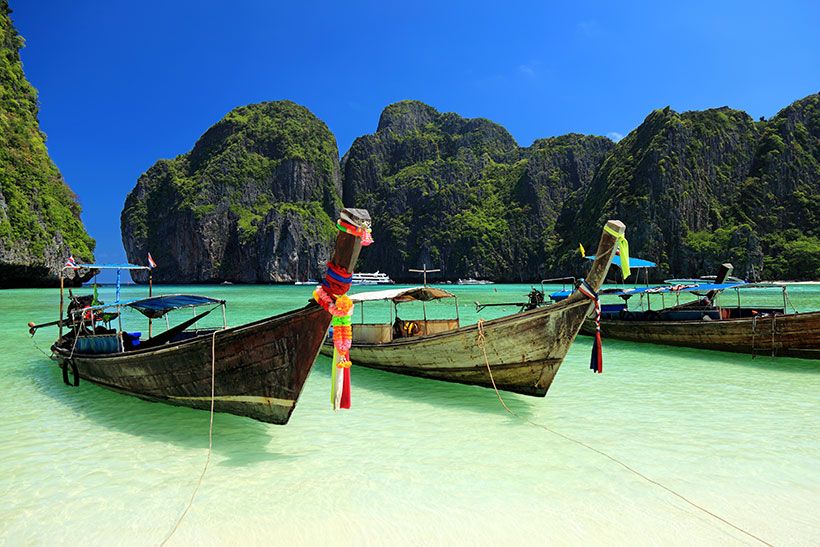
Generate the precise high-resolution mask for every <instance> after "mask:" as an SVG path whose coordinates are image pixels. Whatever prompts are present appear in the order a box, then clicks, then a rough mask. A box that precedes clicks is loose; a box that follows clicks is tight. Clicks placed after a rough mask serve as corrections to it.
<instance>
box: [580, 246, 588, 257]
mask: <svg viewBox="0 0 820 547" xmlns="http://www.w3.org/2000/svg"><path fill="white" fill-rule="evenodd" d="M578 251H579V252H580V253H581V256H586V255H587V252H586V250H585V249H584V244H583V243H579V244H578Z"/></svg>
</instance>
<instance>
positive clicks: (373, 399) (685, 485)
mask: <svg viewBox="0 0 820 547" xmlns="http://www.w3.org/2000/svg"><path fill="white" fill-rule="evenodd" d="M529 289H530V286H529V285H502V286H499V285H495V286H492V285H491V286H478V287H452V290H453V291H454V292H457V294H458V295H459V298H460V302H461V307H460V314H461V318H462V323H469V322H474V321H475V320H476V318H477V315H476V313H475V309H474V306H473V301H475V300H481V301H482V302H484V301H488V302H489V301H504V300H511V299H516V300H517V299H520V298H521V297H522V296H523V295H524V294H526V292H528V290H529ZM105 290H108V291H109V292H111V290H110V289H104V290H103V292H102V295H101V296H102V298H103V299H104V300H106V299H108V300H113V295H106V293H105ZM125 291H126V297H136V296H139V295H141V294H142V291H143V289H141V288H138V287H136V288H135V287H129V288H127V289H125ZM310 291H311V288H310V287H245V286H236V285H234V286H213V287H162V288H161V292H166V293H171V292H196V293H201V294H207V295H209V296H216V297H223V298H226V299H227V300H228V314H229V322H230V323H231V324H239V323H243V322H246V321H250V320H252V319H256V318H260V317H263V316H265V315H268V314H272V313H278V312H280V311H284V310H286V309H290V308H294V307H296V306H299V305H301V304H302V303H303V302H304V301H305V300H306V299H307V298H308V297H309V295H310ZM790 294H791V297H792V301H793V302H794V303H795V304H796V305H797V306H798V308H799V309H801V311H806V310H809V309H820V288H818V287H816V286H800V287H794V288H792V289H790ZM56 298H57V292H56V291H55V290H14V291H0V309H2V310H3V312H4V313H3V316H4V321H3V323H2V326H0V349H2V353H3V355H4V357H5V358H4V359H3V360H2V361H0V390H1V391H0V392H2V397H0V414H1V415H2V420H0V434H1V435H2V439H3V441H2V445H0V469H2V472H0V499H2V503H0V542H2V543H4V544H11V545H17V544H52V543H58V544H81V543H82V544H110V543H117V544H158V543H160V542H161V541H162V540H163V539H164V538H165V536H166V535H167V534H168V533H169V532H170V530H171V528H172V527H173V525H174V523H175V522H176V519H177V518H178V517H179V515H180V513H181V512H182V510H183V509H184V507H185V505H186V503H187V501H188V499H189V498H190V495H191V492H192V491H193V488H194V486H195V484H196V481H197V479H198V477H199V474H200V472H201V470H202V466H203V465H204V463H205V457H206V452H207V447H208V413H207V412H201V411H193V410H190V409H185V408H175V407H171V406H167V405H162V404H155V403H148V402H145V401H141V400H139V399H136V398H133V397H128V396H124V395H120V394H117V393H114V392H111V391H107V390H105V389H102V388H99V387H96V386H93V385H91V384H89V383H87V382H82V383H81V384H80V386H79V388H69V387H67V386H65V385H63V383H62V378H61V375H60V372H59V369H58V368H57V367H56V366H54V364H52V363H51V362H50V361H49V360H47V359H46V358H45V357H44V355H43V354H42V353H40V352H39V351H38V349H36V348H35V347H34V345H33V344H32V341H31V340H30V339H29V336H28V334H27V332H26V330H27V329H26V327H25V324H26V323H27V322H28V321H29V320H35V321H47V320H49V319H52V318H55V317H56V307H55V306H56ZM772 298H774V297H772ZM774 301H776V300H774ZM371 311H373V312H374V313H378V312H379V310H370V309H369V308H368V309H367V310H366V313H368V314H369V313H370V312H371ZM381 311H382V312H383V313H384V317H385V318H386V317H387V311H386V308H384V310H381ZM505 311H506V312H508V313H509V312H510V311H512V310H510V309H507V310H503V309H499V308H491V309H488V310H486V311H485V312H484V313H483V314H482V317H484V318H490V317H495V316H498V315H501V314H503V313H505ZM448 312H449V310H448V308H446V306H443V305H442V304H432V305H428V313H430V314H431V315H433V316H436V315H439V314H442V316H443V314H446V313H448ZM54 335H55V331H53V330H49V329H43V330H42V331H41V332H40V333H38V334H37V336H36V337H35V339H34V340H35V341H36V343H37V344H38V345H39V346H40V347H41V348H42V349H44V350H46V351H47V348H48V346H49V345H50V343H51V342H52V341H53V338H54ZM590 349H591V339H589V338H586V337H579V338H578V339H577V340H576V342H575V344H574V345H573V347H572V348H571V350H570V352H569V354H568V356H567V359H566V360H565V361H564V364H563V365H562V367H561V370H560V372H559V373H558V375H557V377H556V380H555V382H554V384H553V385H552V387H551V389H550V392H549V394H548V395H547V397H546V398H544V399H539V398H529V397H525V396H520V395H514V394H508V393H503V397H504V400H505V402H506V403H507V405H509V406H510V407H511V408H512V409H513V410H514V411H515V412H516V413H517V414H519V415H520V416H522V417H524V418H526V419H527V420H530V421H532V422H536V423H539V424H543V425H545V426H547V427H549V428H552V429H554V430H556V431H558V432H560V433H562V434H565V435H568V436H570V437H572V438H574V439H577V440H579V441H582V442H584V443H587V444H589V445H590V446H592V447H594V448H596V449H599V450H603V451H605V452H606V453H608V454H610V455H611V456H613V457H615V458H617V459H619V460H621V461H623V462H625V463H627V464H628V465H629V466H631V467H633V468H635V469H636V470H639V471H640V472H641V473H643V474H645V475H646V476H648V477H650V478H652V479H654V480H657V481H659V482H661V483H663V484H664V485H665V486H667V487H669V488H672V489H674V490H675V491H677V492H679V493H681V494H682V495H684V496H686V497H687V498H689V499H691V500H693V501H695V502H697V503H698V504H700V505H702V506H703V507H705V508H707V509H709V510H710V511H712V512H714V513H716V514H718V515H720V516H721V517H723V518H725V519H726V520H728V521H730V522H732V523H734V524H736V525H738V526H740V527H742V528H744V529H746V530H748V531H749V532H751V533H753V534H754V535H756V536H759V537H760V538H762V539H764V540H766V541H767V542H769V543H772V544H775V545H817V544H818V543H820V519H818V518H817V515H818V509H820V362H818V361H806V360H798V359H785V358H777V359H773V358H770V357H757V358H754V359H752V357H751V356H747V355H733V354H727V353H720V352H708V351H700V350H694V349H685V348H668V347H662V346H653V345H646V344H633V343H627V342H619V341H614V340H605V341H604V374H603V375H594V374H592V373H591V372H590V371H589V370H588V363H589V354H590ZM329 367H330V363H329V360H327V359H326V358H323V357H320V358H319V359H318V360H317V362H316V366H315V367H314V370H313V372H312V374H311V377H310V378H309V380H308V383H307V385H306V387H305V390H304V392H303V393H302V396H301V399H300V401H299V404H298V406H297V408H296V411H295V412H294V414H293V417H292V419H291V421H290V423H289V424H288V425H287V426H284V427H280V426H273V425H268V424H262V423H259V422H255V421H253V420H249V419H245V418H240V417H236V416H231V415H225V414H217V415H216V416H215V419H214V448H213V456H212V459H211V463H210V467H209V469H208V472H207V474H206V475H205V479H204V482H203V484H202V487H201V488H200V490H199V493H198V495H197V497H196V500H195V502H194V504H193V507H192V508H191V510H190V512H189V513H188V515H187V517H186V519H185V520H184V521H183V522H182V524H181V525H180V527H179V530H178V531H177V532H176V534H175V535H174V536H173V538H172V539H171V541H170V542H169V544H187V543H194V542H196V543H202V544H221V543H227V542H239V541H241V542H243V543H250V544H274V545H284V544H293V543H299V544H328V543H333V544H342V545H352V544H362V543H365V544H383V543H391V544H393V543H397V544H419V543H424V544H430V543H433V544H452V543H458V544H465V543H467V544H482V545H484V544H486V545H488V544H494V545H499V544H510V543H516V544H544V543H552V544H579V543H592V544H612V543H617V544H627V543H628V544H639V545H647V544H657V545H661V544H662V545H670V544H671V545H690V544H693V543H694V544H721V545H724V544H730V545H732V544H755V543H756V542H755V541H754V540H753V539H751V538H749V537H748V536H745V535H744V534H742V533H741V532H738V531H736V530H734V529H732V528H731V527H729V526H728V525H726V524H724V523H722V522H720V521H719V520H717V519H715V518H713V517H711V516H709V515H707V514H705V513H703V512H701V511H698V510H697V509H694V508H693V507H691V506H690V505H688V504H686V503H685V502H684V501H682V500H680V499H679V498H677V497H675V496H674V495H672V494H670V493H668V492H667V491H665V490H663V489H662V488H659V487H658V486H656V485H653V484H650V483H648V482H646V481H645V480H643V479H641V478H639V477H637V476H635V475H634V474H632V473H630V472H628V471H627V470H625V469H624V468H622V467H621V466H619V465H617V464H615V463H613V462H612V461H610V460H608V459H607V458H605V457H603V456H601V455H600V454H597V453H595V452H593V451H590V450H588V449H586V448H584V447H582V446H579V445H577V444H574V443H573V442H570V441H567V440H566V439H563V438H561V437H560V436H556V435H554V434H552V433H549V432H548V431H545V430H543V429H540V428H537V427H534V426H532V425H530V424H528V423H527V422H526V421H524V420H522V419H520V418H516V417H513V416H510V415H509V414H507V413H506V412H505V410H504V409H503V408H502V406H501V405H500V404H499V402H498V400H497V398H496V396H495V394H494V393H493V392H492V391H491V390H487V389H482V388H477V387H471V386H462V385H456V384H447V383H441V382H435V381H430V380H422V379H417V378H410V377H404V376H398V375H393V374H390V373H385V372H379V371H373V370H367V369H364V368H361V367H359V368H355V363H354V369H353V408H352V409H351V410H350V411H347V412H339V413H334V412H333V411H332V410H331V409H330V403H329V384H330V373H329Z"/></svg>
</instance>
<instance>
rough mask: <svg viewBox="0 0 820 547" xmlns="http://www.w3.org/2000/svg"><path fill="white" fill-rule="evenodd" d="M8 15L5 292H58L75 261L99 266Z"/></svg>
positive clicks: (2, 122)
mask: <svg viewBox="0 0 820 547" xmlns="http://www.w3.org/2000/svg"><path fill="white" fill-rule="evenodd" d="M10 15H11V10H10V9H9V5H8V2H7V1H6V0H0V288H9V287H27V286H34V287H36V286H48V285H55V284H56V283H57V282H58V276H59V270H60V269H61V268H62V267H63V265H64V263H65V260H66V258H67V257H68V256H69V254H72V253H73V254H74V257H75V258H76V259H77V261H92V260H93V259H94V240H93V239H92V238H91V237H90V236H89V235H88V234H87V233H86V231H85V228H84V227H83V224H82V221H81V220H80V205H79V203H78V200H77V196H75V195H74V193H73V192H72V191H71V189H70V188H69V187H68V185H67V184H66V183H65V181H64V180H63V177H62V175H60V171H59V170H58V169H57V167H56V166H55V165H54V163H53V162H52V161H51V158H50V157H49V155H48V150H47V149H46V144H45V140H46V138H45V134H43V132H42V131H40V123H39V121H38V118H37V115H38V109H39V108H38V103H37V91H36V90H35V89H34V87H32V85H31V84H30V83H29V82H28V80H26V76H25V74H24V73H23V65H22V63H21V62H20V49H21V48H22V47H23V38H22V37H21V36H20V35H19V34H17V31H16V30H15V28H14V26H13V25H12V21H11V18H10Z"/></svg>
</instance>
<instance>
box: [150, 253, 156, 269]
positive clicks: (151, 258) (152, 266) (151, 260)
mask: <svg viewBox="0 0 820 547" xmlns="http://www.w3.org/2000/svg"><path fill="white" fill-rule="evenodd" d="M148 266H150V267H151V268H152V269H153V268H156V267H157V263H156V262H154V259H153V257H152V256H151V253H148Z"/></svg>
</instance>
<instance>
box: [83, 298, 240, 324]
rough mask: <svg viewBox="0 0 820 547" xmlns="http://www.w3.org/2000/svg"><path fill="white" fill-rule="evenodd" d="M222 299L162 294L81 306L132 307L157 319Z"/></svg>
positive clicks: (220, 302)
mask: <svg viewBox="0 0 820 547" xmlns="http://www.w3.org/2000/svg"><path fill="white" fill-rule="evenodd" d="M224 303H225V301H224V300H219V299H217V298H211V297H209V296H199V295H196V294H164V295H162V296H151V297H148V298H140V299H139V300H130V301H128V302H119V301H118V302H114V303H112V304H103V305H100V306H91V307H90V308H83V310H77V312H78V313H79V312H80V311H84V310H88V309H91V310H103V309H111V308H116V307H118V306H127V307H129V308H133V309H135V310H137V311H138V312H140V313H141V314H143V315H144V316H145V317H148V318H151V319H157V318H158V317H162V316H163V315H165V314H166V313H168V312H169V311H173V310H178V309H180V308H193V307H195V306H207V305H210V304H224Z"/></svg>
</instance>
